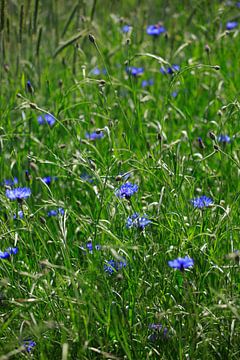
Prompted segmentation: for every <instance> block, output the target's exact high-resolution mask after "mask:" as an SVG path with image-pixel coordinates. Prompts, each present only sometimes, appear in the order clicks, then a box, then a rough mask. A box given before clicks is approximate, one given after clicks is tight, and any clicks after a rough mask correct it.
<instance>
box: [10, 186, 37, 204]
mask: <svg viewBox="0 0 240 360" xmlns="http://www.w3.org/2000/svg"><path fill="white" fill-rule="evenodd" d="M30 195H31V190H30V189H29V188H27V187H24V188H15V189H11V190H9V189H7V190H6V196H7V197H8V198H9V199H10V200H18V201H19V200H23V199H26V198H27V197H29V196H30Z"/></svg>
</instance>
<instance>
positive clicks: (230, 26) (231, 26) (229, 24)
mask: <svg viewBox="0 0 240 360" xmlns="http://www.w3.org/2000/svg"><path fill="white" fill-rule="evenodd" d="M237 26H238V22H237V21H228V22H227V24H226V29H227V30H233V29H235V27H237Z"/></svg>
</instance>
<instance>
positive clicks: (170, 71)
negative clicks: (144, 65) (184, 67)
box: [160, 64, 180, 75]
mask: <svg viewBox="0 0 240 360" xmlns="http://www.w3.org/2000/svg"><path fill="white" fill-rule="evenodd" d="M179 70H180V66H179V65H176V64H175V65H172V66H171V67H168V68H167V69H165V67H163V66H162V67H161V68H160V71H161V73H162V74H164V75H166V74H169V75H173V74H174V73H175V72H176V71H179Z"/></svg>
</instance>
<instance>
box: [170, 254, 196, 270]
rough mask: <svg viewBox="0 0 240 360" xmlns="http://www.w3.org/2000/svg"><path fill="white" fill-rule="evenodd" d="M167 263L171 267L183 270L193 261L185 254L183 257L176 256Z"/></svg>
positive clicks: (191, 264) (190, 265)
mask: <svg viewBox="0 0 240 360" xmlns="http://www.w3.org/2000/svg"><path fill="white" fill-rule="evenodd" d="M168 265H169V266H170V267H171V268H173V269H178V270H180V271H184V269H187V268H189V267H192V266H193V265H194V261H193V259H191V258H190V257H188V256H185V258H177V259H175V260H171V261H168Z"/></svg>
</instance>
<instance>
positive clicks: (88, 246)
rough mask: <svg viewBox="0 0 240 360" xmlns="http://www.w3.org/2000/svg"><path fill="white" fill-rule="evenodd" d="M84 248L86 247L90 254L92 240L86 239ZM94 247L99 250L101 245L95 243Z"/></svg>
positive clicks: (91, 251)
mask: <svg viewBox="0 0 240 360" xmlns="http://www.w3.org/2000/svg"><path fill="white" fill-rule="evenodd" d="M86 248H87V249H88V251H89V252H90V254H92V253H93V244H92V241H88V242H87V245H86ZM94 248H95V249H96V250H98V251H99V250H101V245H99V244H97V245H95V247H94Z"/></svg>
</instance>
